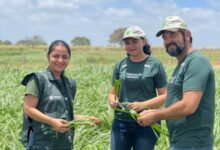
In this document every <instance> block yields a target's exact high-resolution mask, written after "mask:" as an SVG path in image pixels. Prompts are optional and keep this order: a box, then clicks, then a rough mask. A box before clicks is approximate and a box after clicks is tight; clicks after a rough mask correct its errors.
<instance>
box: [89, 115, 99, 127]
mask: <svg viewBox="0 0 220 150" xmlns="http://www.w3.org/2000/svg"><path fill="white" fill-rule="evenodd" d="M88 120H89V121H92V122H94V123H95V124H96V125H100V124H101V123H102V121H101V120H100V119H99V118H97V117H94V116H90V117H89V118H88Z"/></svg>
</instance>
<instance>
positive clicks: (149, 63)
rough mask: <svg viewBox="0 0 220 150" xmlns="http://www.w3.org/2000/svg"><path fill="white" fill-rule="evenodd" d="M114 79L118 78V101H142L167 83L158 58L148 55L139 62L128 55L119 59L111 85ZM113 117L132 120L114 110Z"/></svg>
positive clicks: (153, 95)
mask: <svg viewBox="0 0 220 150" xmlns="http://www.w3.org/2000/svg"><path fill="white" fill-rule="evenodd" d="M115 79H119V80H120V83H121V84H120V90H119V91H120V92H119V101H120V102H136V101H137V102H142V101H146V100H149V99H151V98H153V97H155V96H157V91H156V90H157V88H163V87H165V86H166V84H167V78H166V73H165V71H164V67H163V65H162V64H161V63H160V61H159V60H157V59H155V58H153V57H151V56H149V57H148V58H146V59H145V60H143V61H141V62H133V61H131V60H130V58H129V57H127V58H125V59H123V60H122V61H119V62H118V63H117V64H116V66H115V68H114V72H113V76H112V86H114V81H115ZM115 117H116V118H118V119H123V120H133V119H132V118H131V117H130V116H129V115H127V114H124V113H120V112H117V111H116V112H115Z"/></svg>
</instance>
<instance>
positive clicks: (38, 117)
mask: <svg viewBox="0 0 220 150" xmlns="http://www.w3.org/2000/svg"><path fill="white" fill-rule="evenodd" d="M24 112H25V114H26V115H27V116H28V117H30V118H32V119H33V120H35V121H39V122H43V123H46V124H49V125H51V126H52V122H53V118H52V117H49V116H47V115H45V114H43V113H42V112H40V111H39V110H37V109H36V108H24Z"/></svg>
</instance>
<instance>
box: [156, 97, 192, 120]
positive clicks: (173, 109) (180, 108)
mask: <svg viewBox="0 0 220 150" xmlns="http://www.w3.org/2000/svg"><path fill="white" fill-rule="evenodd" d="M186 107H187V106H186V105H185V103H184V102H183V101H178V102H176V103H175V104H173V105H171V106H170V107H167V108H164V109H159V110H158V111H157V113H156V118H158V120H164V119H177V118H181V117H184V116H187V115H190V114H191V113H189V111H187V109H186Z"/></svg>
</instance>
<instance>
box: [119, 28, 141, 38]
mask: <svg viewBox="0 0 220 150" xmlns="http://www.w3.org/2000/svg"><path fill="white" fill-rule="evenodd" d="M140 37H143V38H145V33H144V30H142V29H141V28H140V27H138V26H131V27H129V28H127V29H126V30H125V32H124V35H123V38H122V40H124V39H126V38H140Z"/></svg>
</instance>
